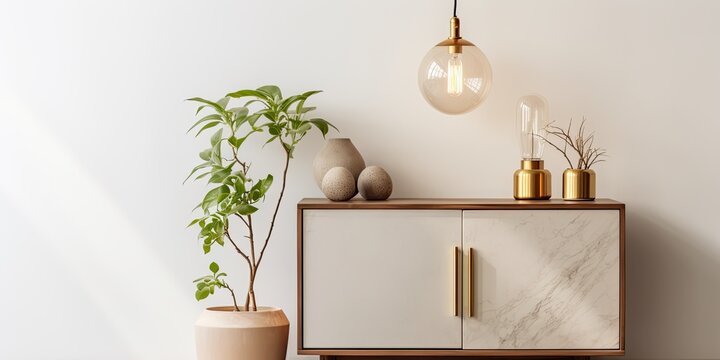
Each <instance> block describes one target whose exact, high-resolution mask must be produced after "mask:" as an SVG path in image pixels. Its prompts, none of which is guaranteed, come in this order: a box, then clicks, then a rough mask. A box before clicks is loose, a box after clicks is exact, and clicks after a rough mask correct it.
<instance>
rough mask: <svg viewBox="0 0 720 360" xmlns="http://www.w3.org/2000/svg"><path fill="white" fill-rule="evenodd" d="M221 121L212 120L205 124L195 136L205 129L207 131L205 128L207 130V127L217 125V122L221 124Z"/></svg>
mask: <svg viewBox="0 0 720 360" xmlns="http://www.w3.org/2000/svg"><path fill="white" fill-rule="evenodd" d="M219 123H220V121H211V122H209V123H207V124H205V126H203V127H202V128H201V129H200V131H198V132H197V134H195V137H198V136H200V134H202V132H203V131H205V130H207V129H210V128H213V127H215V126H216V125H217V124H219Z"/></svg>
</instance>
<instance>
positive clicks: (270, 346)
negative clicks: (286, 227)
mask: <svg viewBox="0 0 720 360" xmlns="http://www.w3.org/2000/svg"><path fill="white" fill-rule="evenodd" d="M319 92H320V91H308V92H305V93H302V94H299V95H294V96H290V97H287V98H285V97H283V96H282V92H281V91H280V89H279V88H278V87H277V86H263V87H260V88H258V89H256V90H239V91H236V92H232V93H229V94H227V95H226V96H225V97H223V98H222V99H220V100H218V101H210V100H206V99H203V98H192V99H188V100H190V101H193V102H198V103H200V107H198V109H197V111H196V113H195V114H196V115H198V114H200V113H201V112H203V111H204V110H210V113H209V114H207V115H204V116H202V117H201V118H200V119H199V120H198V121H197V122H196V123H195V124H194V125H193V126H192V127H190V130H188V131H191V130H194V129H198V130H197V133H196V134H195V135H196V137H197V136H198V135H200V134H202V133H203V132H205V131H207V130H211V129H214V130H215V132H214V133H213V135H212V136H211V137H210V147H209V148H207V149H205V150H203V151H201V152H200V159H201V160H202V162H201V163H200V164H199V165H198V166H196V167H195V168H194V169H193V170H192V171H191V172H190V175H188V177H187V179H189V178H191V177H193V176H195V180H199V179H208V184H209V185H210V187H211V189H210V190H209V191H208V192H207V194H205V196H204V197H203V199H202V201H201V202H200V204H198V206H197V207H196V209H199V210H201V211H202V214H201V215H200V216H199V217H197V218H196V219H194V220H192V222H191V223H190V225H188V226H189V227H190V226H196V227H197V228H198V230H199V233H198V238H199V239H200V241H201V243H202V249H203V252H204V253H205V254H207V253H210V252H211V251H212V250H213V249H215V248H217V247H225V245H226V244H227V243H229V245H230V246H229V247H230V248H231V249H232V251H235V252H236V253H237V254H238V256H239V257H240V259H242V260H241V261H244V262H245V263H247V265H248V271H249V281H248V287H247V292H246V293H245V296H244V298H241V299H238V293H237V290H235V287H234V286H231V285H230V283H229V282H228V281H227V280H226V277H227V274H226V273H224V272H221V271H220V266H219V265H218V264H217V263H215V262H211V263H210V266H209V270H210V274H208V275H206V276H203V277H201V278H199V279H197V280H195V281H194V283H195V286H196V291H195V298H196V299H197V300H198V301H200V300H202V299H205V298H207V297H208V296H210V295H212V294H215V293H216V292H220V291H223V292H227V294H228V295H230V298H231V299H232V305H231V306H222V307H211V308H208V309H206V310H205V311H204V312H203V313H202V314H201V315H200V318H199V319H198V321H197V323H196V326H195V336H196V343H197V356H198V359H199V360H224V359H234V360H235V359H253V360H266V359H267V360H280V359H285V355H286V351H287V340H288V331H289V323H288V320H287V317H286V316H285V314H284V313H283V311H282V310H281V309H278V308H273V307H264V306H258V304H257V302H256V295H255V291H254V288H255V280H256V278H257V274H258V270H259V269H260V266H261V264H262V262H263V260H264V257H265V251H266V250H267V247H268V243H269V242H270V240H271V238H272V234H273V229H274V228H275V226H276V224H275V220H276V218H277V214H278V210H279V209H280V204H281V202H282V199H283V195H284V194H285V186H286V181H287V173H288V167H289V165H290V160H291V159H292V158H293V152H294V150H295V147H296V146H297V145H298V143H299V142H300V141H301V140H302V139H303V138H304V137H305V135H306V134H307V133H308V132H309V131H310V130H311V129H312V128H313V127H315V128H317V129H318V130H320V132H321V133H322V135H323V137H324V136H325V135H326V134H327V133H328V130H329V128H330V127H333V128H335V127H334V126H333V125H332V124H330V123H329V122H327V121H325V120H323V119H319V118H311V119H306V117H307V115H308V113H309V112H311V111H313V110H314V109H315V108H314V107H308V106H305V102H306V100H307V99H308V98H309V97H310V96H312V95H314V94H317V93H319ZM232 100H242V104H241V105H238V106H230V102H231V101H232ZM253 109H254V110H253ZM251 136H261V137H263V140H264V143H265V145H269V144H278V145H280V146H281V148H282V150H283V154H284V159H283V161H284V168H283V172H282V177H281V179H280V190H279V194H278V195H277V200H276V201H275V202H274V204H272V206H271V208H270V209H269V210H270V211H272V217H271V220H270V223H269V227H268V230H267V232H264V233H260V232H259V231H258V227H257V220H256V219H255V218H254V215H255V214H256V213H257V212H258V211H259V210H260V207H262V206H261V205H262V204H264V203H265V199H266V197H267V195H268V194H269V191H270V189H271V188H272V185H273V183H275V180H274V179H275V178H274V177H273V175H272V174H266V175H264V176H257V175H254V174H252V173H251V171H250V162H249V161H248V159H246V158H245V157H244V151H243V149H244V147H243V146H247V145H244V144H246V141H247V139H248V138H249V137H251ZM187 179H185V180H186V181H187ZM236 226H239V227H241V228H244V233H245V235H244V237H243V238H242V240H243V242H240V240H241V239H240V238H238V237H237V236H232V235H231V231H230V230H231V229H234V228H235V227H236Z"/></svg>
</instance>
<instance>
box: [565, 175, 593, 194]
mask: <svg viewBox="0 0 720 360" xmlns="http://www.w3.org/2000/svg"><path fill="white" fill-rule="evenodd" d="M563 200H595V171H593V170H592V169H587V170H579V169H566V170H565V172H563Z"/></svg>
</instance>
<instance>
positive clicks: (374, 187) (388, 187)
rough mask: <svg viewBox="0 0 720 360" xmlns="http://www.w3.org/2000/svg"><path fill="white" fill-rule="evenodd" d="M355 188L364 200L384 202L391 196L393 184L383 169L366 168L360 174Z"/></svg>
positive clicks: (375, 167) (377, 167) (376, 167)
mask: <svg viewBox="0 0 720 360" xmlns="http://www.w3.org/2000/svg"><path fill="white" fill-rule="evenodd" d="M357 188H358V192H360V195H361V196H362V197H363V198H365V200H385V199H387V198H389V197H390V194H392V190H393V183H392V179H391V178H390V174H388V173H387V171H385V169H383V168H381V167H379V166H368V167H366V168H365V170H363V171H362V172H361V173H360V177H359V178H358V183H357Z"/></svg>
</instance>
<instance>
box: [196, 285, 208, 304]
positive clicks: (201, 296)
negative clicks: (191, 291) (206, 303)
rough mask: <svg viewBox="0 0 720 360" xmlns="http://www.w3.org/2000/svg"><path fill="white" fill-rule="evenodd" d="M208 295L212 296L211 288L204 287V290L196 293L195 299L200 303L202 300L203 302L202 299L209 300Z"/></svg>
mask: <svg viewBox="0 0 720 360" xmlns="http://www.w3.org/2000/svg"><path fill="white" fill-rule="evenodd" d="M208 295H210V288H209V287H204V288H202V289H198V290H197V291H196V292H195V299H196V300H197V301H200V300H202V299H205V298H207V297H208Z"/></svg>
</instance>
